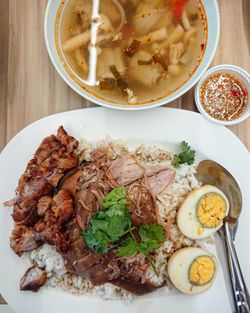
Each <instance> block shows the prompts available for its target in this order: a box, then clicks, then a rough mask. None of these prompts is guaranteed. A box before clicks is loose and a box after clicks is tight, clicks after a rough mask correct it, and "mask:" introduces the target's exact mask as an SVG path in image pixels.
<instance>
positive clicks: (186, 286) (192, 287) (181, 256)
mask: <svg viewBox="0 0 250 313" xmlns="http://www.w3.org/2000/svg"><path fill="white" fill-rule="evenodd" d="M167 270H168V276H169V278H170V280H171V281H172V283H173V285H174V286H175V287H176V288H177V289H178V290H180V291H181V292H183V293H185V294H189V295H195V294H199V293H202V292H204V291H206V290H208V289H209V288H210V287H211V286H212V284H213V281H214V279H215V276H216V272H217V263H216V259H215V257H214V256H213V255H211V254H210V253H209V252H207V251H206V250H204V249H201V248H198V247H187V248H182V249H180V250H178V251H177V252H175V253H174V254H172V255H171V257H170V259H169V261H168V267H167Z"/></svg>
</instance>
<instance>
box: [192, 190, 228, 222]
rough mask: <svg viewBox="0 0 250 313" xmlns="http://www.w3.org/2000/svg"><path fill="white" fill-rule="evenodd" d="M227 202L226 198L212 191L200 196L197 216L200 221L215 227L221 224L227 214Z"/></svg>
mask: <svg viewBox="0 0 250 313" xmlns="http://www.w3.org/2000/svg"><path fill="white" fill-rule="evenodd" d="M226 211H227V204H226V201H225V199H224V198H223V197H222V196H221V195H219V194H217V193H215V192H211V193H208V194H205V195H204V196H202V197H201V198H200V201H199V202H198V205H197V210H196V216H197V219H198V221H199V223H200V224H201V225H202V226H204V227H208V228H214V227H217V226H219V225H220V224H221V222H222V220H223V219H224V217H225V216H226Z"/></svg>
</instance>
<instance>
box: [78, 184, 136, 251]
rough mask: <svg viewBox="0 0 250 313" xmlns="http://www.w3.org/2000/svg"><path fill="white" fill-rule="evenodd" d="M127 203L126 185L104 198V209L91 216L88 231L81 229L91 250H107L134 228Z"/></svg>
mask: <svg viewBox="0 0 250 313" xmlns="http://www.w3.org/2000/svg"><path fill="white" fill-rule="evenodd" d="M127 204H128V201H127V199H126V189H125V188H124V187H117V188H115V189H113V190H112V191H111V192H110V193H109V194H108V195H107V196H106V197H104V198H103V210H101V211H98V212H97V213H95V214H94V215H93V216H92V217H91V219H90V221H89V225H88V229H87V231H81V236H83V238H84V239H85V241H86V244H87V246H88V248H89V249H90V250H91V251H94V252H96V253H99V254H102V253H105V252H107V251H108V249H109V247H110V245H111V244H115V243H117V242H118V241H119V239H120V238H121V237H122V236H124V235H125V234H127V233H128V232H130V231H132V230H133V229H134V227H132V226H131V216H130V214H129V212H128V210H127V207H126V206H127Z"/></svg>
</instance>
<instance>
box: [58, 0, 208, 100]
mask: <svg viewBox="0 0 250 313" xmlns="http://www.w3.org/2000/svg"><path fill="white" fill-rule="evenodd" d="M206 40H207V21H206V16H205V13H204V10H203V6H202V4H201V2H200V1H199V0H178V1H177V0H154V1H153V0H68V1H63V2H62V4H61V7H60V9H59V12H58V18H57V22H56V41H57V47H58V51H59V54H60V56H61V58H62V59H63V62H64V64H65V67H66V69H67V71H68V72H69V73H70V74H71V76H72V77H73V78H74V79H77V81H78V83H79V84H80V85H81V86H82V88H84V89H86V90H87V91H88V92H90V93H92V94H94V95H95V96H96V97H99V98H102V99H105V100H107V101H109V102H113V103H118V104H130V105H133V104H143V103H150V102H152V101H156V100H159V99H161V98H163V97H166V96H167V95H169V94H171V93H173V92H174V91H176V90H177V89H178V88H180V87H181V86H182V85H183V84H184V83H185V82H186V81H187V80H188V79H189V78H190V77H191V76H192V74H193V73H194V72H195V70H196V68H197V66H198V65H199V63H200V61H201V59H202V56H203V54H204V51H205V47H206ZM73 74H74V75H73Z"/></svg>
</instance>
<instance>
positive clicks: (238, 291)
mask: <svg viewBox="0 0 250 313" xmlns="http://www.w3.org/2000/svg"><path fill="white" fill-rule="evenodd" d="M196 177H197V179H198V180H199V181H200V182H202V184H210V185H214V186H216V187H218V188H219V189H220V190H222V191H223V192H224V193H225V195H226V196H227V198H228V201H229V205H230V208H229V213H228V216H227V217H226V219H225V221H224V225H223V227H222V228H221V231H220V232H221V235H222V237H223V238H224V241H225V247H226V251H227V261H228V268H229V274H230V282H231V288H232V292H233V298H234V305H235V312H237V313H246V312H247V313H250V296H249V292H248V290H247V286H246V283H245V280H244V277H243V275H242V271H241V268H240V264H239V260H238V257H237V254H236V250H235V245H234V237H235V232H236V229H237V224H238V218H239V216H240V213H241V209H242V195H241V191H240V188H239V185H238V183H237V181H236V180H235V178H234V177H233V176H232V175H231V174H230V173H229V172H228V171H227V170H226V169H225V168H224V167H223V166H221V165H219V164H218V163H216V162H214V161H211V160H204V161H202V162H200V164H199V165H198V167H197V174H196Z"/></svg>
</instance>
